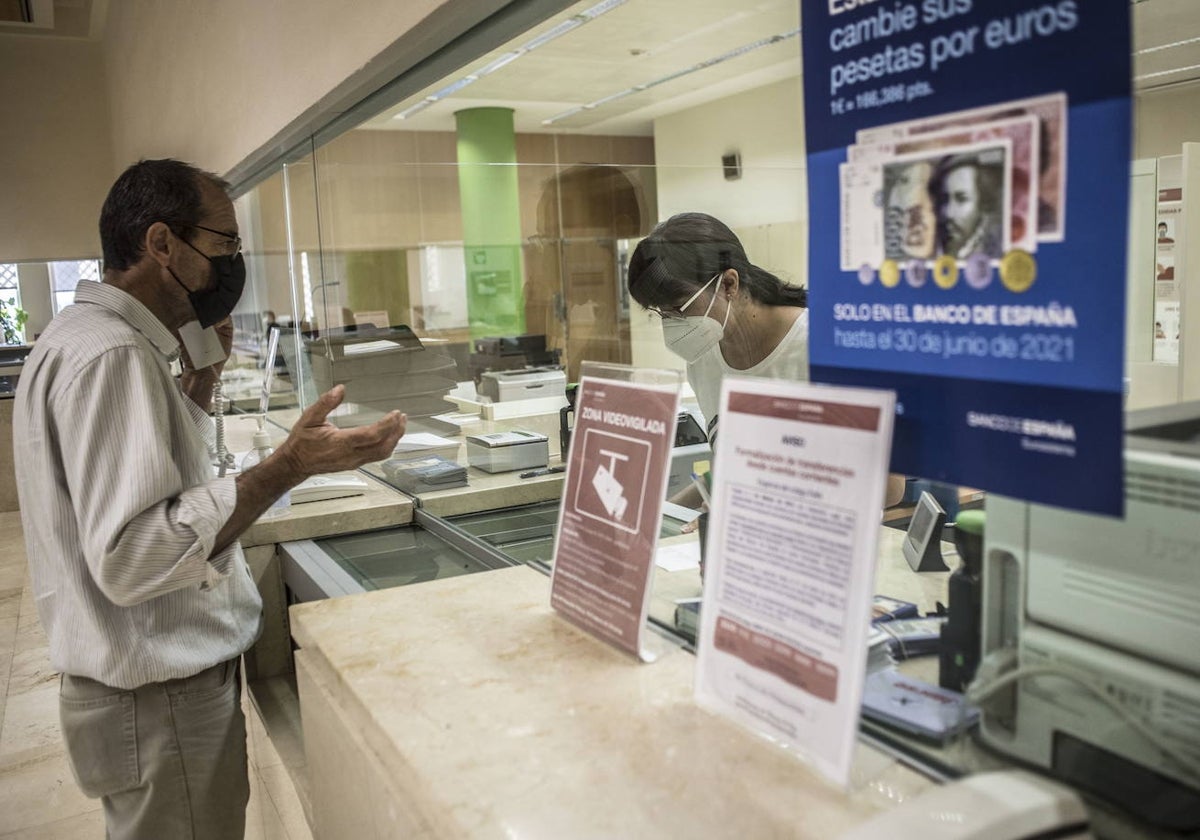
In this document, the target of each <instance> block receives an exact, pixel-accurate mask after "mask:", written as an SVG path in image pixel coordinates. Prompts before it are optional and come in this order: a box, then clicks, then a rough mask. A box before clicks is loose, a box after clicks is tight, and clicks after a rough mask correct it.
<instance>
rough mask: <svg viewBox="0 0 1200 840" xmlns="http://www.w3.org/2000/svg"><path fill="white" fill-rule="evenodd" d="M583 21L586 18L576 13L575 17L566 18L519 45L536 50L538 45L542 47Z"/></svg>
mask: <svg viewBox="0 0 1200 840" xmlns="http://www.w3.org/2000/svg"><path fill="white" fill-rule="evenodd" d="M585 23H587V20H586V19H583V17H582V15H577V16H576V17H573V18H567V19H566V20H564V21H563V22H562V23H560V24H558V25H557V26H555V27H554V28H553V29H550V30H547V31H546V32H543V33H542V34H541V35H538V36H537V37H535V38H534V39H533V40H532V41H526V42H525V43H524V44H522V45H521V49H523V50H536V49H537V48H538V47H543V46H545V45H546V44H549V43H550V42H551V41H553V40H554V39H555V38H561V37H562V36H564V35H566V34H567V33H568V32H570V31H571V30H572V29H578V28H579V27H580V26H583V25H584V24H585Z"/></svg>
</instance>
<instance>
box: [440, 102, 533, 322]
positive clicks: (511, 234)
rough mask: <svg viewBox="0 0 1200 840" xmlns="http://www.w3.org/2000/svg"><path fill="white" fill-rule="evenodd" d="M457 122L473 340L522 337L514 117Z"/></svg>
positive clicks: (471, 113)
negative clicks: (510, 336)
mask: <svg viewBox="0 0 1200 840" xmlns="http://www.w3.org/2000/svg"><path fill="white" fill-rule="evenodd" d="M454 118H455V121H456V122H457V125H458V192H459V197H460V199H461V202H462V223H463V247H464V251H465V258H466V262H467V266H466V268H467V314H468V317H469V318H470V324H471V337H472V338H480V337H482V336H486V335H519V334H521V333H523V332H525V300H524V292H523V289H522V285H523V283H522V279H523V277H524V272H523V271H522V268H521V204H520V196H519V194H518V192H517V167H516V162H517V141H516V134H515V133H514V131H513V112H512V109H511V108H469V109H467V110H464V111H458V112H457V113H455V115H454Z"/></svg>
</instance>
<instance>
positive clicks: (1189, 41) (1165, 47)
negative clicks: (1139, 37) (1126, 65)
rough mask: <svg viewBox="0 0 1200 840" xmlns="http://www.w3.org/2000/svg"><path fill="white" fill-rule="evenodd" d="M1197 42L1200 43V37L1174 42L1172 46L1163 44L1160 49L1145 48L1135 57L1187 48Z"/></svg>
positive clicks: (1136, 53)
mask: <svg viewBox="0 0 1200 840" xmlns="http://www.w3.org/2000/svg"><path fill="white" fill-rule="evenodd" d="M1197 41H1200V37H1197V38H1188V39H1187V40H1186V41H1173V42H1172V43H1170V44H1163V45H1162V46H1160V47H1145V48H1143V49H1140V50H1138V51H1137V52H1135V53H1134V55H1145V54H1146V53H1153V52H1158V51H1159V50H1169V49H1171V48H1173V47H1186V46H1187V45H1188V44H1194V43H1196V42H1197Z"/></svg>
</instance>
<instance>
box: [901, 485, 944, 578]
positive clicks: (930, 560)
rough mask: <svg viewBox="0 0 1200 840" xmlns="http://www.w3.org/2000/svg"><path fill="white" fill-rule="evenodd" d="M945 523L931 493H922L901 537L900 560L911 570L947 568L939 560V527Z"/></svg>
mask: <svg viewBox="0 0 1200 840" xmlns="http://www.w3.org/2000/svg"><path fill="white" fill-rule="evenodd" d="M945 524H946V511H944V510H942V506H941V505H939V504H938V503H937V499H935V498H933V495H932V494H931V493H929V492H928V491H926V492H924V493H922V494H921V498H920V499H918V500H917V507H916V509H915V510H914V511H913V516H912V519H911V520H910V521H909V523H908V533H907V534H906V535H905V536H904V547H903V552H904V559H905V560H907V561H908V565H909V566H910V567H911V568H912V570H913V571H914V572H947V571H949V570H950V567H949V566H947V565H946V563H945V561H943V560H942V526H944V525H945Z"/></svg>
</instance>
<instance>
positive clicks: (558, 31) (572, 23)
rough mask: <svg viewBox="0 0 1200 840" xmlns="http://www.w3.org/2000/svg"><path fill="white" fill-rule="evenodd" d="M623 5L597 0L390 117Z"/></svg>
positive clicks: (420, 106) (413, 111)
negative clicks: (597, 1) (589, 6)
mask: <svg viewBox="0 0 1200 840" xmlns="http://www.w3.org/2000/svg"><path fill="white" fill-rule="evenodd" d="M626 2H628V0H601V2H600V3H597V4H596V5H595V6H592V7H591V8H588V9H585V10H583V11H582V12H580V13H579V14H577V15H572V16H571V17H569V18H567V19H566V20H564V21H562V22H561V23H558V24H556V25H554V26H553V27H551V28H550V29H547V30H546V31H545V32H543V33H541V34H540V35H536V36H534V37H533V38H532V39H530V40H529V41H526V42H525V43H524V44H522V45H521V46H519V47H517V48H516V49H515V50H509V51H508V52H506V53H504V54H503V55H501V56H500V57H499V58H494V59H492V60H491V61H489V62H488V63H487V64H485V65H484V66H483V67H480V68H479V69H478V70H475V71H473V72H471V73H469V74H467V75H466V76H463V77H462V78H461V79H459V80H458V81H457V82H451V83H450V84H448V85H446V86H445V87H444V88H442V89H441V90H438V91H434V92H433V93H431V94H429V95H428V96H426V97H425V98H424V99H422V100H421V101H420V102H417V103H416V104H414V105H410V106H409V107H407V108H405V109H404V110H403V111H401V112H400V113H398V114H396V115H395V116H394V117H392V119H394V120H406V119H408V118H409V117H411V116H412V115H413V114H416V113H418V112H420V111H424V110H425V109H426V108H428V107H429V106H430V105H432V104H433V103H435V102H439V101H441V100H443V99H445V98H446V97H448V96H451V95H453V94H455V93H457V92H458V91H460V90H462V89H463V88H465V87H466V86H467V85H470V84H474V83H475V82H477V81H479V80H480V79H482V78H483V77H484V76H490V75H491V74H492V73H495V72H496V71H497V70H499V69H500V68H501V67H505V66H507V65H509V64H511V63H512V62H514V61H516V60H517V59H518V58H520V57H521V56H523V55H528V54H529V53H531V52H533V51H534V50H536V49H537V48H538V47H544V46H545V45H546V44H548V43H550V42H551V41H553V40H554V39H555V38H561V37H562V36H563V35H566V34H567V33H568V32H572V31H574V30H576V29H578V28H579V27H581V26H583V25H584V24H585V23H588V22H590V21H593V20H595V19H596V18H598V17H600V16H601V15H603V14H607V13H608V12H611V11H612V10H613V9H615V8H617V7H618V6H622V5H624V4H625V3H626Z"/></svg>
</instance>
